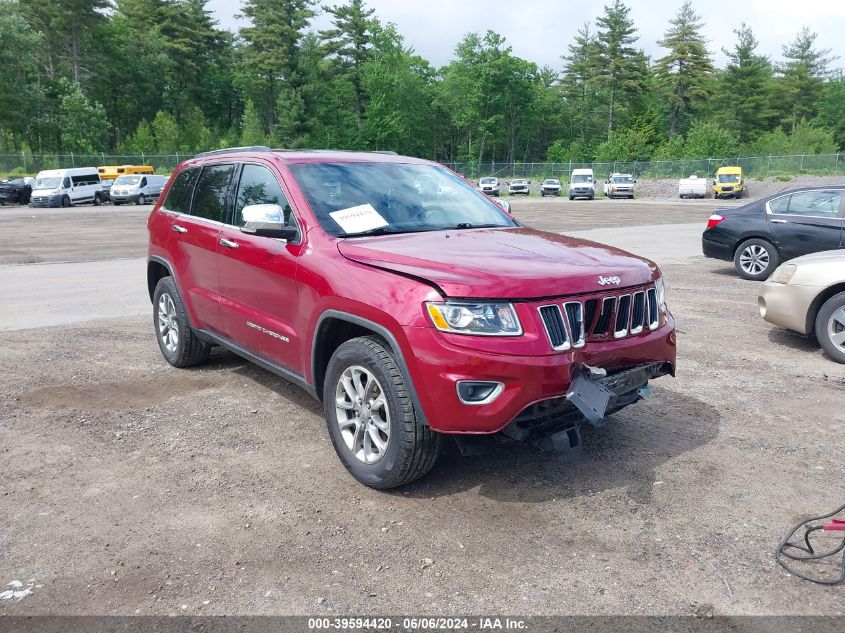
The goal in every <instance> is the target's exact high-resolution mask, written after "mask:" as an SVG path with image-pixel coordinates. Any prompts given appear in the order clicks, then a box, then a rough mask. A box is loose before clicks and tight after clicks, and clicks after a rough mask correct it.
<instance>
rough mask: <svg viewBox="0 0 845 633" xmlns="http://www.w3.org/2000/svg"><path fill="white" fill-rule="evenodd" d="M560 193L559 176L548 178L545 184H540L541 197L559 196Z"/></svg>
mask: <svg viewBox="0 0 845 633" xmlns="http://www.w3.org/2000/svg"><path fill="white" fill-rule="evenodd" d="M559 195H560V180H558V179H557V178H546V179H545V180H544V181H543V184H542V185H540V197H541V198H545V197H546V196H559Z"/></svg>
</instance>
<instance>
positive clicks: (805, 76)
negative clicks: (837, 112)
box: [778, 26, 834, 130]
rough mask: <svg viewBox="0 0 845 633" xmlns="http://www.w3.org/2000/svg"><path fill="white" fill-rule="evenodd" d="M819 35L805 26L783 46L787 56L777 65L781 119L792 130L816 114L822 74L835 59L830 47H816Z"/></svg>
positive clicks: (823, 74)
mask: <svg viewBox="0 0 845 633" xmlns="http://www.w3.org/2000/svg"><path fill="white" fill-rule="evenodd" d="M816 38H817V35H816V33H813V32H812V31H810V29H808V28H807V27H806V26H805V27H804V28H803V29H801V31H800V32H799V33H798V35H796V36H795V39H794V40H793V41H792V42H790V43H789V44H786V45H784V46H783V56H784V58H785V59H784V62H783V63H782V64H780V66H779V68H778V70H779V72H780V74H781V77H780V81H779V82H778V88H779V97H780V105H781V112H782V117H783V118H782V123H783V126H784V127H785V128H787V129H790V130H794V129H795V128H796V126H797V125H798V124H799V123H800V122H801V120H802V119H810V118H812V117H813V116H815V114H816V109H817V103H818V100H819V97H820V96H821V92H822V86H823V83H824V80H823V78H824V77H825V76H827V75H828V67H829V65H830V63H831V62H832V61H833V59H834V58H833V57H830V49H817V48H815V45H816Z"/></svg>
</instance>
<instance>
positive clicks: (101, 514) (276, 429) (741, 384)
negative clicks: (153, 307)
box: [0, 200, 845, 615]
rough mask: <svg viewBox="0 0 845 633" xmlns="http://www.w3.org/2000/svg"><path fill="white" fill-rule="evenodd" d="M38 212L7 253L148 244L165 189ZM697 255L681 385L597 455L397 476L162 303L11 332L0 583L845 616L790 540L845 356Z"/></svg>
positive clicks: (416, 608) (679, 266)
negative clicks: (396, 484)
mask: <svg viewBox="0 0 845 633" xmlns="http://www.w3.org/2000/svg"><path fill="white" fill-rule="evenodd" d="M729 204H730V203H729ZM712 205H713V202H712V201H709V202H708V203H695V202H687V201H684V203H683V204H678V203H673V204H666V203H649V202H647V201H634V203H627V202H625V201H593V202H575V203H569V202H568V201H563V200H544V201H541V202H539V203H538V202H536V201H528V202H522V201H520V202H517V204H516V205H515V207H514V208H515V212H516V214H517V216H518V217H520V218H521V219H523V220H524V221H525V222H526V223H527V224H529V225H534V226H538V227H543V228H546V229H551V230H557V231H570V230H576V229H577V230H585V229H591V228H601V227H603V228H602V230H603V231H604V232H605V233H604V234H606V235H607V236H608V238H609V239H616V238H617V237H618V239H628V240H631V239H632V238H631V236H632V235H633V236H635V238H636V239H641V241H642V244H641V247H642V248H643V249H645V248H649V249H654V248H658V247H660V244H657V245H656V244H655V243H654V239H653V238H652V239H649V238H648V234H649V232H648V231H647V230H639V232H638V230H637V229H635V228H634V227H637V226H642V225H651V226H656V225H665V226H664V227H663V229H664V232H663V233H660V235H661V236H663V237H661V239H664V240H666V242H667V243H666V244H665V246H666V248H669V246H670V244H668V242H669V241H670V240H674V237H673V236H674V235H675V234H677V239H678V240H688V239H693V240H694V238H695V232H696V231H698V232H699V233H700V227H701V226H702V225H703V223H704V221H705V219H706V217H707V216H708V215H709V213H710V211H711V210H712ZM26 211H27V210H22V211H20V212H18V211H14V210H8V209H6V210H3V211H0V239H2V240H3V242H2V249H0V253H2V255H3V257H4V258H5V259H4V260H2V261H3V262H5V263H18V264H21V263H24V262H27V261H44V262H49V261H74V262H83V261H91V260H95V262H96V263H93V264H91V266H92V267H93V268H92V269H91V270H95V269H96V270H108V268H109V267H110V266H114V265H115V263H112V262H111V261H110V260H112V259H114V258H118V257H139V256H141V255H143V252H144V245H145V240H146V235H145V231H144V218H145V216H146V213H145V212H144V211H142V210H136V209H126V210H124V209H120V210H113V209H105V210H96V211H94V210H85V209H79V210H78V211H79V213H77V214H63V213H52V214H46V213H45V214H44V215H43V216H41V219H40V220H32V221H28V220H27V219H26V218H25V217H24V216H25V215H26ZM42 213H44V212H42ZM35 222H38V224H37V226H38V228H39V232H38V233H37V235H35V236H34V238H35V239H31V240H30V238H29V233H28V231H29V230H30V227H32V226H36V225H35V224H34V223H35ZM694 225H697V227H698V228H696V226H694ZM92 227H93V228H92ZM614 227H617V228H614ZM641 234H642V235H645V237H643V238H639V237H636V236H638V235H641ZM635 246H636V245H635V244H634V245H632V248H633V247H635ZM13 250H17V251H18V252H17V254H14V253H10V251H13ZM634 250H637V248H634ZM698 253H699V251H691V252H688V253H687V254H686V256H685V257H679V256H677V255H676V256H673V257H671V258H668V259H667V260H666V261H663V262H662V268H663V271H664V275H665V277H666V280H667V286H668V298H669V304H670V307H671V309H672V311H673V313H674V315H675V317H676V319H677V322H678V340H679V348H678V349H679V358H678V375H677V378H674V379H672V378H669V377H666V378H662V379H659V380H657V381H655V382H654V384H653V387H654V389H653V393H652V395H651V396H650V397H649V398H647V399H646V400H644V401H643V402H640V403H638V404H636V405H634V406H631V407H629V408H627V409H625V410H624V411H623V412H621V413H619V414H617V415H615V416H613V419H612V420H611V422H610V424H608V425H607V426H606V427H605V428H603V429H601V430H595V429H587V430H585V433H584V435H585V454H584V456H583V458H582V459H581V460H580V461H578V462H576V463H574V464H564V463H560V462H559V461H558V460H557V459H556V458H555V457H554V456H550V455H547V454H543V453H540V452H538V451H536V450H534V449H531V448H527V447H518V448H515V449H510V450H507V451H501V452H498V453H495V454H493V455H487V456H479V457H473V458H465V457H461V456H460V455H459V453H458V451H457V450H456V449H455V448H454V447H452V446H451V445H449V446H448V447H447V449H446V451H445V453H444V454H443V455H442V456H441V459H440V461H439V462H438V464H437V466H436V467H435V469H434V471H433V472H432V473H431V474H430V475H429V476H428V477H426V478H425V479H423V480H421V481H419V482H417V483H415V484H413V485H411V486H409V487H407V488H406V489H403V490H400V491H394V492H388V493H384V492H376V491H373V490H370V489H368V488H365V487H363V486H361V485H359V484H357V483H355V481H354V480H353V479H351V477H349V476H348V475H347V474H346V472H345V471H344V469H343V467H342V466H341V464H340V462H339V461H338V460H337V458H336V457H335V455H334V452H333V450H332V447H331V443H330V441H329V439H328V436H327V433H326V429H325V422H324V420H323V417H322V411H321V407H320V405H319V404H317V403H316V402H314V401H312V400H311V399H310V398H309V397H308V396H307V395H305V394H304V393H303V392H301V391H299V390H298V389H296V388H294V387H292V386H290V385H288V384H287V383H285V382H284V381H282V380H280V379H278V378H276V377H275V376H273V375H271V374H269V373H267V372H265V371H263V370H261V369H259V368H257V367H255V366H252V365H250V364H248V363H246V362H244V361H242V360H240V359H238V358H237V357H235V356H232V355H230V354H228V353H221V354H218V355H215V357H214V358H213V360H212V361H211V362H210V363H208V364H206V365H204V366H202V367H200V368H196V369H193V370H187V371H186V370H177V369H173V368H171V367H170V366H169V365H167V364H166V363H165V362H164V360H163V359H162V358H161V354H160V353H159V350H158V348H157V345H156V343H155V339H154V337H153V333H152V323H151V316H150V315H148V314H145V313H144V312H143V311H142V308H139V309H138V311H137V314H133V315H130V316H124V317H121V318H110V319H93V320H92V318H91V315H96V311H95V310H94V309H93V308H92V311H91V312H88V311H86V310H80V313H79V315H78V317H77V318H76V319H75V320H74V322H73V323H70V324H67V325H62V326H57V327H44V328H35V329H33V328H29V329H21V328H20V327H16V328H15V329H10V330H7V331H4V332H0V339H2V345H1V346H0V362H2V363H3V366H4V387H3V389H2V391H0V465H2V479H0V482H2V483H0V585H2V588H5V587H6V583H9V582H12V581H16V580H17V581H20V582H21V583H22V584H23V587H24V588H26V587H29V588H30V589H31V594H30V595H27V596H26V597H24V598H22V599H20V600H9V601H3V602H0V614H46V613H51V614H136V613H139V614H170V613H173V614H177V613H178V614H203V613H204V614H303V613H314V614H333V615H337V614H350V613H357V614H397V613H428V614H436V615H451V614H458V613H481V612H491V611H492V612H498V613H512V614H570V613H579V614H593V613H601V614H623V613H649V614H691V613H697V614H701V613H705V614H706V613H709V612H711V611H712V612H714V613H716V614H826V615H842V614H845V586H839V587H827V588H825V587H820V586H816V585H812V584H809V583H806V582H803V581H800V580H798V579H796V578H793V577H790V576H789V575H787V574H786V573H785V572H784V571H783V570H781V569H780V568H779V567H777V566H776V565H775V563H774V561H773V559H772V554H773V550H774V548H775V545H776V544H777V542H778V540H779V539H780V538H781V536H782V535H783V534H784V533H785V532H786V531H787V529H788V528H789V527H790V526H791V525H792V524H793V523H795V522H797V521H798V520H799V519H800V518H802V517H803V516H805V515H808V514H809V515H812V514H821V513H822V512H825V511H828V510H830V509H833V508H834V507H836V506H838V505H841V504H842V503H843V502H845V501H843V498H845V488H843V482H844V481H845V460H843V459H842V446H845V413H843V411H845V407H843V404H845V367H843V366H840V365H836V364H834V363H833V362H831V361H830V360H829V359H827V358H826V357H825V356H824V354H823V353H822V352H821V351H820V350H819V348H818V347H817V346H816V345H815V344H813V343H812V342H809V341H806V340H804V339H802V338H800V337H798V336H793V335H791V334H788V333H786V332H783V331H781V330H778V329H776V328H774V327H772V326H770V325H768V324H766V323H765V322H763V321H762V320H761V319H760V318H759V315H758V314H757V308H756V294H757V285H756V284H754V283H751V282H747V281H743V280H740V279H738V278H737V277H736V276H735V275H734V274H733V271H732V269H731V267H730V266H729V265H728V264H727V263H721V262H717V261H713V260H707V259H704V258H703V257H701V256H700V255H699V254H698ZM658 261H659V262H660V261H661V260H660V259H658ZM56 266H57V267H59V266H63V264H56ZM2 268H3V276H4V277H10V276H12V277H13V276H14V275H15V274H20V275H22V276H23V275H25V273H26V271H27V270H28V269H30V268H33V267H32V266H27V265H22V266H4V267H2ZM16 271H17V272H16ZM140 272H141V274H142V272H143V269H140ZM142 286H143V285H142V284H141V286H140V288H141V289H142ZM50 300H51V298H50V296H49V293H48V290H47V289H45V296H44V298H43V302H44V305H48V304H49V303H50ZM90 301H91V302H92V303H96V302H97V301H98V296H97V294H96V293H94V294H93V295H92V296H91V299H90ZM138 305H140V306H143V305H144V304H143V303H140V302H139V304H138ZM27 306H29V307H27V308H26V309H27V310H38V307H37V305H34V304H32V303H28V304H27ZM7 309H8V308H7ZM146 309H148V304H146Z"/></svg>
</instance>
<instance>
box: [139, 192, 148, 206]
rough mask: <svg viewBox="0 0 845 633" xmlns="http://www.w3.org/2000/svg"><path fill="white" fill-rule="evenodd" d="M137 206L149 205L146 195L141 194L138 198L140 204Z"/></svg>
mask: <svg viewBox="0 0 845 633" xmlns="http://www.w3.org/2000/svg"><path fill="white" fill-rule="evenodd" d="M136 204H147V199H146V198H145V197H144V194H143V193H142V194H140V195H139V196H138V202H136Z"/></svg>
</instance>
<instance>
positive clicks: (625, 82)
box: [592, 0, 646, 139]
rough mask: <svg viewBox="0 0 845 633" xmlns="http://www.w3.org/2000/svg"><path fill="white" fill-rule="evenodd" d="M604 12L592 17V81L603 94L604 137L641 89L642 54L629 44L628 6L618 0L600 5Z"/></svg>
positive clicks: (631, 29) (631, 40)
mask: <svg viewBox="0 0 845 633" xmlns="http://www.w3.org/2000/svg"><path fill="white" fill-rule="evenodd" d="M604 11H605V13H604V15H602V16H601V17H599V18H598V19H597V20H596V25H597V27H598V35H597V37H596V42H595V49H596V55H595V58H594V60H592V61H593V63H595V64H596V65H597V68H596V70H595V72H594V73H593V76H592V80H593V82H595V83H596V84H597V86H599V87H600V88H601V89H602V91H603V93H604V101H605V102H606V104H607V105H606V107H607V139H610V137H611V135H612V133H613V130H614V127H615V126H616V124H617V122H618V121H619V120H621V119H622V118H623V116H624V113H625V107H626V106H627V105H629V104H630V103H631V101H632V100H633V98H634V97H635V96H636V95H637V94H638V93H640V92H641V91H642V89H643V82H644V80H645V75H646V68H645V56H644V55H643V53H642V51H639V50H637V49H635V48H634V47H633V44H634V43H635V42H636V41H637V39H638V38H637V36H636V32H637V29H636V28H635V27H634V21H633V20H632V19H631V16H630V12H631V10H630V8H628V7H627V6H626V5H625V4H623V3H622V1H621V0H613V4H610V5H607V6H605V8H604Z"/></svg>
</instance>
